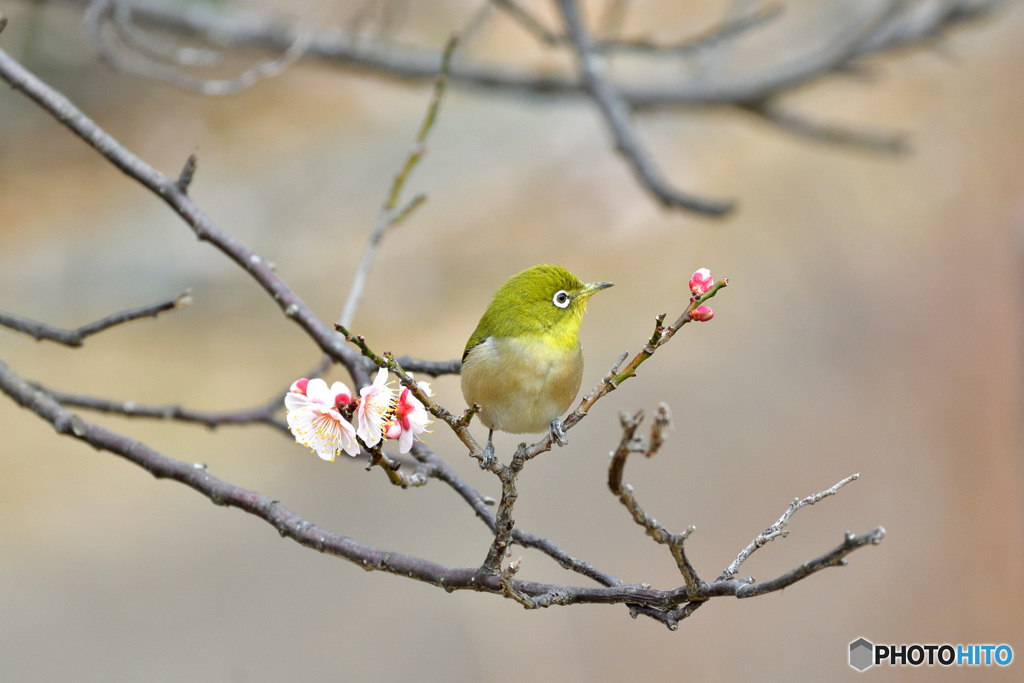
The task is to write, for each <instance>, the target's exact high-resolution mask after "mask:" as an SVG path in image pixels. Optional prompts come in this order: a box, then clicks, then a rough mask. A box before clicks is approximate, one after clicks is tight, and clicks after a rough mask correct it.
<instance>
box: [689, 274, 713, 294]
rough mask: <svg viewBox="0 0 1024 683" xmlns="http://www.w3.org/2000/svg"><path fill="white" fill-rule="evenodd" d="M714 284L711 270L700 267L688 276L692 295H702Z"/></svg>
mask: <svg viewBox="0 0 1024 683" xmlns="http://www.w3.org/2000/svg"><path fill="white" fill-rule="evenodd" d="M714 284H715V281H714V279H713V278H712V277H711V271H710V270H708V269H707V268H701V269H699V270H698V271H697V272H696V273H694V274H693V275H691V276H690V291H691V292H693V295H694V296H703V295H704V294H705V293H707V291H708V290H709V289H711V287H712V285H714Z"/></svg>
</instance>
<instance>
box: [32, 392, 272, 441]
mask: <svg viewBox="0 0 1024 683" xmlns="http://www.w3.org/2000/svg"><path fill="white" fill-rule="evenodd" d="M32 386H33V387H34V388H35V389H38V390H39V391H44V392H46V393H47V394H48V395H50V396H52V397H53V399H54V400H55V401H57V402H58V403H60V404H61V405H63V406H69V407H76V408H86V409H88V410H94V411H97V412H100V413H110V414H114V415H123V416H125V417H144V418H154V419H158V420H174V421H177V422H191V423H194V424H201V425H204V426H206V427H210V428H211V429H212V428H216V427H221V426H225V425H249V424H266V425H270V426H272V427H276V428H277V429H278V430H280V431H282V432H284V433H285V434H288V433H289V431H288V425H287V424H285V422H284V420H281V419H280V418H278V417H275V415H274V413H275V412H276V411H277V410H278V409H279V408H280V407H281V405H282V404H281V402H280V401H275V402H273V403H266V404H264V405H261V406H254V407H252V408H240V409H235V410H217V411H203V410H193V409H191V408H185V407H182V406H180V405H150V404H145V403H138V402H137V401H115V400H111V399H106V398H99V397H97V396H89V395H86V394H71V393H67V392H64V391H57V390H56V389H50V388H48V387H44V386H42V385H41V384H36V383H33V384H32Z"/></svg>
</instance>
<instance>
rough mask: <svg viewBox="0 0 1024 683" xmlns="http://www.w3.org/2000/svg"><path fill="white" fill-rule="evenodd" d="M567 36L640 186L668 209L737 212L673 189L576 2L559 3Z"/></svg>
mask: <svg viewBox="0 0 1024 683" xmlns="http://www.w3.org/2000/svg"><path fill="white" fill-rule="evenodd" d="M558 6H559V8H560V9H561V11H562V18H563V19H564V20H565V27H566V32H567V33H568V35H569V39H570V40H571V41H572V43H573V46H574V47H575V49H576V57H577V61H578V62H579V68H580V74H581V75H582V78H583V84H584V86H585V87H586V89H587V92H589V93H590V95H591V97H593V98H594V102H595V103H596V104H597V108H598V109H599V110H600V111H601V114H602V116H604V119H605V122H606V123H607V124H608V127H609V128H610V129H611V131H612V135H613V136H614V138H615V148H616V149H617V150H618V151H619V153H620V154H622V156H623V157H624V158H625V159H626V161H627V162H629V165H630V167H632V169H633V172H634V173H635V174H636V176H637V178H638V179H639V180H640V183H641V184H642V185H643V186H644V187H645V188H647V189H648V190H649V191H650V192H651V194H653V195H654V196H655V197H656V198H657V199H658V201H659V202H661V204H662V205H663V206H665V207H666V208H670V209H671V208H683V209H689V210H690V211H695V212H697V213H702V214H707V215H709V216H722V215H724V214H726V213H728V212H729V211H731V210H732V208H733V203H732V202H724V201H719V200H714V199H706V198H703V197H697V196H696V195H692V194H689V193H686V192H682V191H680V190H678V189H675V188H673V187H671V186H670V185H669V184H668V183H666V182H665V180H664V179H663V178H662V176H661V171H660V170H659V169H658V167H657V166H656V165H655V163H654V161H653V160H652V159H651V157H650V153H649V152H648V151H647V149H645V147H644V145H643V143H642V142H641V141H640V138H639V137H638V136H637V135H636V131H634V129H633V125H632V123H631V122H630V120H629V119H630V113H629V110H628V109H627V106H626V103H625V101H624V100H623V99H622V97H620V95H619V93H618V92H616V91H615V89H614V88H613V87H612V86H611V85H610V84H609V83H608V81H606V80H605V78H604V74H603V67H602V66H601V64H600V63H599V62H598V58H597V57H596V56H595V54H594V49H593V47H592V41H591V38H590V35H589V33H588V32H587V29H586V27H585V26H584V25H583V20H582V19H581V18H580V15H579V12H578V11H577V8H576V3H575V1H574V0H558Z"/></svg>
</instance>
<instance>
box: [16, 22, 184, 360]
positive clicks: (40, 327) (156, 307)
mask: <svg viewBox="0 0 1024 683" xmlns="http://www.w3.org/2000/svg"><path fill="white" fill-rule="evenodd" d="M0 18H2V17H0ZM190 303H192V296H191V294H190V293H189V292H188V291H185V292H182V293H181V294H179V295H178V296H176V297H174V298H173V299H167V300H166V301H161V302H159V303H155V304H151V305H149V306H140V307H139V308H129V309H128V310H125V311H119V312H117V313H112V314H111V315H108V316H107V317H105V318H101V319H100V320H97V321H96V322H92V323H89V324H88V325H82V326H81V327H79V328H77V329H74V330H65V329H62V328H60V327H53V326H52V325H47V324H46V323H41V322H38V321H35V320H31V319H30V318H23V317H22V316H19V315H14V314H12V313H4V312H3V311H0V325H3V326H4V327H6V328H9V329H12V330H14V331H16V332H23V333H24V334H27V335H30V336H32V337H35V339H36V341H40V340H44V339H45V340H46V341H52V342H57V343H58V344H64V345H65V346H81V345H82V344H83V343H84V342H85V338H86V337H90V336H92V335H94V334H97V333H99V332H102V331H103V330H107V329H110V328H111V327H114V326H115V325H121V324H124V323H126V322H130V321H132V320H138V319H139V318H155V317H157V316H158V315H159V314H160V313H163V312H164V311H170V310H173V309H175V308H184V307H186V306H188V305H189V304H190Z"/></svg>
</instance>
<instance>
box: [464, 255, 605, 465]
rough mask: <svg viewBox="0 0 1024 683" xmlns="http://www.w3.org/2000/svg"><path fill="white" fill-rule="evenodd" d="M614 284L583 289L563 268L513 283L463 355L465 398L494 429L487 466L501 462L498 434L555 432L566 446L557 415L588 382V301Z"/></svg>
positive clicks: (527, 274) (533, 272)
mask: <svg viewBox="0 0 1024 683" xmlns="http://www.w3.org/2000/svg"><path fill="white" fill-rule="evenodd" d="M611 286H612V283H611V282H591V283H589V284H584V283H583V282H581V281H580V280H579V278H577V277H576V276H575V275H573V274H572V273H570V272H569V271H567V270H566V269H565V268H562V267H560V266H549V265H543V264H542V265H539V266H534V267H533V268H527V269H526V270H524V271H523V272H521V273H517V274H516V275H513V276H512V277H510V278H509V279H508V281H507V282H506V283H505V284H503V285H502V286H501V287H500V288H499V289H498V291H497V292H496V293H495V294H494V300H493V301H491V305H490V306H488V307H487V311H486V312H485V313H484V315H483V317H482V318H480V322H479V324H477V326H476V330H475V331H474V332H473V335H472V336H471V337H470V338H469V341H468V342H467V343H466V350H465V351H464V352H463V354H462V395H463V396H464V397H465V398H466V402H467V403H468V404H469V405H470V406H471V407H472V406H473V405H474V404H475V405H479V406H480V421H481V422H483V423H484V425H485V426H486V427H488V428H489V429H490V431H489V432H488V434H487V447H486V448H485V449H484V452H483V454H482V455H483V458H482V459H481V462H480V466H481V467H484V468H487V467H490V466H491V465H492V464H493V463H494V445H493V444H492V443H491V437H492V436H493V435H494V430H495V429H497V430H499V431H502V432H510V433H512V434H524V433H531V434H535V433H539V432H543V431H545V430H548V431H549V432H550V434H551V438H552V439H553V440H555V441H557V442H558V443H559V444H561V445H565V433H564V432H563V431H562V423H561V422H560V421H559V419H558V416H559V415H561V414H562V413H564V412H565V411H566V409H568V407H569V405H570V404H571V403H572V402H573V400H574V399H575V398H576V394H577V392H579V390H580V382H581V381H582V380H583V351H582V350H581V349H580V340H579V331H580V323H581V322H582V320H583V313H584V312H585V311H586V310H587V299H589V298H590V295H591V294H594V293H595V292H599V291H601V290H602V289H605V288H607V287H611Z"/></svg>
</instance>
